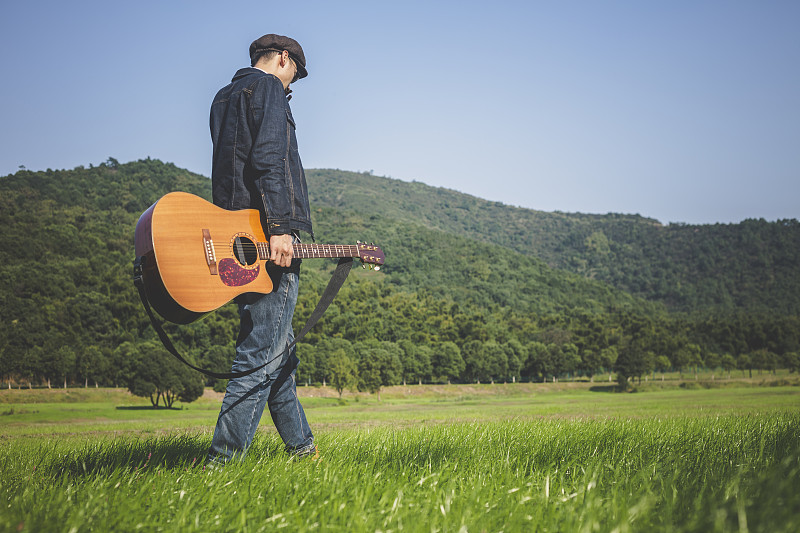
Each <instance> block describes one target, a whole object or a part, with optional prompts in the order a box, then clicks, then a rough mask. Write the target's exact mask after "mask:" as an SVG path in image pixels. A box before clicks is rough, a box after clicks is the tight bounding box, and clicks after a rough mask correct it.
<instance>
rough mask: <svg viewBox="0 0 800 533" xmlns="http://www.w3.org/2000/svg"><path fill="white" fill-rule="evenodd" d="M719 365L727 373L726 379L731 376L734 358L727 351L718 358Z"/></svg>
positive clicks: (734, 362) (734, 366)
mask: <svg viewBox="0 0 800 533" xmlns="http://www.w3.org/2000/svg"><path fill="white" fill-rule="evenodd" d="M720 365H722V369H723V370H724V371H725V372H727V373H728V379H730V378H731V370H733V369H734V368H736V359H734V358H733V356H732V355H731V354H729V353H726V354H724V355H723V356H722V357H721V358H720Z"/></svg>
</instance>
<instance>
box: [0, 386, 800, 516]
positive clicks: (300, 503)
mask: <svg viewBox="0 0 800 533" xmlns="http://www.w3.org/2000/svg"><path fill="white" fill-rule="evenodd" d="M779 383H780V381H776V382H773V383H772V385H774V386H759V383H758V382H752V383H742V384H741V385H750V386H746V387H743V386H739V387H724V388H709V389H706V388H701V387H702V384H696V385H695V384H688V386H696V387H698V388H690V389H686V388H680V387H678V386H674V387H671V388H668V389H665V390H658V389H657V388H654V389H652V390H649V391H647V392H641V393H635V394H619V393H610V392H606V389H604V388H603V387H604V386H605V385H607V384H603V383H597V384H583V383H557V384H513V385H512V384H507V385H503V384H496V385H451V386H422V387H419V386H409V387H392V388H388V389H385V390H384V392H383V394H382V397H383V401H382V402H380V403H378V402H377V401H376V400H375V398H374V397H367V396H353V395H349V396H348V397H347V398H346V401H345V402H339V400H338V399H337V398H336V397H335V396H336V395H335V393H334V394H330V390H324V389H315V388H303V389H302V391H301V392H302V393H303V394H304V395H305V396H306V398H305V400H304V405H306V406H307V414H308V417H309V420H310V422H311V424H312V427H313V428H314V429H315V431H316V434H317V442H318V444H319V446H320V449H321V451H322V460H321V461H319V462H291V461H290V462H287V461H286V457H285V456H284V455H283V453H282V451H281V449H280V448H281V445H280V442H279V438H278V437H277V435H276V433H275V431H274V429H272V424H271V422H270V421H269V420H268V419H267V420H265V421H264V427H263V430H262V431H261V433H260V435H259V437H257V440H256V442H255V444H254V446H253V448H252V449H251V451H250V453H249V454H248V456H247V458H246V459H245V460H244V461H243V462H242V463H238V464H235V465H231V466H229V467H228V468H226V469H225V470H223V471H220V472H209V471H207V470H205V469H204V468H203V467H202V466H201V463H202V458H203V456H204V454H205V450H206V449H207V447H208V445H209V442H210V439H211V430H212V429H213V424H214V421H215V419H216V416H217V412H218V409H219V403H220V399H219V398H218V397H216V396H215V395H213V394H209V395H208V396H207V397H204V398H202V399H201V400H199V401H198V402H195V403H192V404H188V405H185V406H183V409H175V410H165V409H162V410H152V409H145V408H143V407H146V406H147V401H146V400H144V401H142V399H140V398H135V397H132V396H129V395H128V394H127V393H126V392H125V391H122V390H117V389H105V390H104V389H97V390H92V389H68V390H67V391H63V390H51V391H49V390H33V391H26V390H21V391H19V390H12V391H2V392H0V444H1V445H0V503H2V505H0V531H75V532H78V531H89V530H95V531H97V530H123V531H132V530H138V529H141V530H144V531H271V530H275V529H279V528H283V527H286V528H287V530H289V531H317V530H319V531H378V530H380V531H389V530H392V531H426V532H427V531H436V530H438V531H501V530H502V531H674V530H678V531H798V530H800V409H799V408H800V387H798V386H780V385H779ZM763 385H767V384H766V383H765V384H763ZM591 389H594V390H591ZM312 396H313V397H312Z"/></svg>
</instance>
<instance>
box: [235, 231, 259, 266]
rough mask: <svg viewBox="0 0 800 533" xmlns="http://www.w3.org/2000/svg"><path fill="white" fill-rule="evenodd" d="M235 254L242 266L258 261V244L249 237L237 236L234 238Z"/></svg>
mask: <svg viewBox="0 0 800 533" xmlns="http://www.w3.org/2000/svg"><path fill="white" fill-rule="evenodd" d="M233 256H234V257H235V258H236V260H237V261H238V262H239V264H240V265H242V266H250V265H254V264H256V261H258V250H257V249H256V244H255V243H254V242H253V241H252V240H250V239H248V238H247V237H242V236H241V235H239V236H237V237H236V238H235V239H234V240H233Z"/></svg>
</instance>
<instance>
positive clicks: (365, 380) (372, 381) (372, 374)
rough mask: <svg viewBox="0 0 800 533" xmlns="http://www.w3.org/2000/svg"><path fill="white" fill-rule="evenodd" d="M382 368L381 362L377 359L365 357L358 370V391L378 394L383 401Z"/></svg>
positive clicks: (379, 399)
mask: <svg viewBox="0 0 800 533" xmlns="http://www.w3.org/2000/svg"><path fill="white" fill-rule="evenodd" d="M381 385H382V381H381V368H380V362H379V361H378V359H377V358H375V357H365V358H363V359H362V360H361V363H360V364H359V368H358V390H362V391H367V392H369V393H370V394H377V396H378V401H381Z"/></svg>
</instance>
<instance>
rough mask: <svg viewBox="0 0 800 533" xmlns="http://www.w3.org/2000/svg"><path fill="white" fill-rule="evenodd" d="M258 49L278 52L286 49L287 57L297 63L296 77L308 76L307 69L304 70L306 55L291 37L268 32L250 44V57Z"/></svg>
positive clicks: (251, 57)
mask: <svg viewBox="0 0 800 533" xmlns="http://www.w3.org/2000/svg"><path fill="white" fill-rule="evenodd" d="M260 50H276V51H278V52H283V51H284V50H286V51H287V52H289V57H291V58H292V60H293V61H294V62H295V64H296V65H297V79H298V80H299V79H301V78H305V77H306V76H308V71H307V70H306V55H305V54H304V53H303V47H302V46H300V43H298V42H297V41H295V40H294V39H292V38H291V37H285V36H283V35H275V34H274V33H268V34H267V35H264V36H262V37H259V38H258V39H256V40H255V41H253V42H252V44H251V45H250V59H251V60H252V59H253V56H254V55H255V54H256V52H258V51H260Z"/></svg>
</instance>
